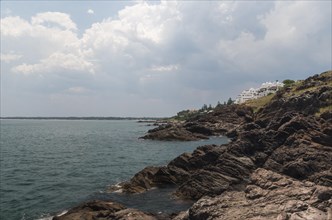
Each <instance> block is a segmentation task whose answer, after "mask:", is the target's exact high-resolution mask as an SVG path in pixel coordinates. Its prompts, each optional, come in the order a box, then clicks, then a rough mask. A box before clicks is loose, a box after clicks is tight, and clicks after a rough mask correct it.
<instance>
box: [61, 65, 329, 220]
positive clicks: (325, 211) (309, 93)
mask: <svg viewBox="0 0 332 220" xmlns="http://www.w3.org/2000/svg"><path fill="white" fill-rule="evenodd" d="M211 135H228V136H229V137H231V138H232V141H231V142H230V143H228V144H224V145H209V146H201V147H198V148H197V149H196V150H195V151H194V152H192V153H183V154H182V155H180V156H178V157H177V158H175V159H174V160H172V161H171V162H170V163H169V164H168V165H166V166H162V167H146V168H145V169H143V170H142V171H140V172H138V173H137V174H136V175H135V176H134V177H133V178H132V179H130V180H129V181H127V182H124V183H122V184H121V187H122V190H123V192H124V193H142V192H144V191H146V190H149V189H151V188H152V187H161V186H169V185H172V186H174V188H175V190H174V195H176V196H177V197H179V198H183V199H192V200H194V201H196V202H195V203H194V204H193V206H192V207H191V208H190V209H188V210H185V211H183V212H181V213H177V214H176V215H170V216H167V217H165V216H163V219H177V220H180V219H181V220H196V219H279V220H282V219H284V220H287V219H292V220H295V219H317V220H319V219H322V220H323V219H328V220H332V209H331V207H332V71H328V72H324V73H322V74H320V75H315V76H312V77H309V78H308V79H306V80H303V81H299V82H296V83H295V84H294V85H293V86H291V87H287V88H284V89H282V90H281V91H278V92H277V93H276V94H275V95H274V97H273V98H272V99H271V100H270V101H269V102H268V103H266V104H265V105H264V106H260V107H259V108H255V109H254V108H252V107H251V106H246V105H230V106H223V107H221V108H218V109H215V110H214V111H213V112H210V113H207V114H205V115H197V116H195V117H192V118H189V119H187V120H186V121H184V122H178V123H169V124H166V125H162V126H160V127H158V128H156V129H152V130H151V131H149V132H148V134H147V135H146V136H145V137H144V138H146V139H160V140H175V139H176V140H196V139H200V138H207V137H209V136H211ZM107 202H109V201H107ZM107 202H106V203H107ZM109 203H111V204H115V203H112V202H109ZM92 204H93V203H92ZM101 206H102V208H98V207H97V208H95V209H93V213H92V214H91V212H92V211H91V208H89V207H87V206H86V205H82V206H78V207H76V208H73V209H72V210H70V211H69V212H68V213H67V214H65V215H64V216H61V218H59V219H66V217H67V216H81V217H82V219H133V218H131V217H129V216H125V215H122V214H121V213H128V212H129V211H128V210H130V213H133V214H132V215H137V216H142V218H143V219H153V218H157V219H158V218H160V217H158V216H157V215H156V214H155V213H154V214H150V213H144V212H141V211H138V210H132V209H127V208H125V207H123V206H121V205H120V204H116V205H115V206H116V209H115V208H114V207H113V205H109V204H106V205H105V204H102V205H101ZM126 210H127V211H126ZM84 213H86V214H84ZM103 213H106V214H103ZM117 213H118V214H117ZM87 216H93V218H92V217H91V218H88V217H87ZM142 218H141V217H137V218H134V219H142ZM55 219H57V218H55ZM67 219H70V218H67ZM71 219H75V218H71ZM77 219H78V218H77Z"/></svg>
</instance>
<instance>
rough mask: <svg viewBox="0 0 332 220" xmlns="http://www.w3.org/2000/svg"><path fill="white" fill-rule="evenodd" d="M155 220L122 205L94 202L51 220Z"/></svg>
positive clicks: (109, 202) (84, 204) (149, 215)
mask: <svg viewBox="0 0 332 220" xmlns="http://www.w3.org/2000/svg"><path fill="white" fill-rule="evenodd" d="M95 219H105V220H106V219H118V220H120V219H121V220H156V219H157V218H156V217H155V216H153V215H152V214H148V213H144V212H142V211H139V210H136V209H129V208H126V207H124V206H123V205H121V204H119V203H116V202H111V201H100V200H94V201H90V202H86V203H83V204H81V205H79V206H77V207H74V208H72V209H70V210H69V211H68V212H67V213H66V214H64V215H61V216H55V217H53V220H95Z"/></svg>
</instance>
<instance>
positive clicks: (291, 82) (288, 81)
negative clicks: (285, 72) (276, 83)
mask: <svg viewBox="0 0 332 220" xmlns="http://www.w3.org/2000/svg"><path fill="white" fill-rule="evenodd" d="M282 83H283V84H285V87H289V86H291V85H293V84H294V83H295V81H294V80H291V79H285V80H284V81H282Z"/></svg>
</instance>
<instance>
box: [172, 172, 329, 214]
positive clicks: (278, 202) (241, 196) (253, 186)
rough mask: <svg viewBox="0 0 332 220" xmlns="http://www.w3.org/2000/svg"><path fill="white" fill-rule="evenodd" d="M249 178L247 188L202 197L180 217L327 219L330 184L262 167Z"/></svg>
mask: <svg viewBox="0 0 332 220" xmlns="http://www.w3.org/2000/svg"><path fill="white" fill-rule="evenodd" d="M250 179H251V183H250V184H249V185H248V186H247V187H246V190H244V191H228V192H224V193H223V194H221V195H219V196H216V197H203V198H202V199H200V200H198V201H197V202H196V203H195V204H194V205H193V206H192V207H191V208H190V209H189V211H188V214H187V215H185V214H183V215H182V216H179V217H178V218H177V220H180V219H182V220H189V219H190V220H196V219H197V220H198V219H206V220H212V219H218V220H223V219H225V220H228V219H248V220H249V219H252V220H253V219H262V220H263V219H264V220H269V219H271V220H272V219H273V220H274V219H285V220H286V219H294V220H295V219H308V220H309V219H317V220H318V219H327V217H328V212H329V210H330V207H331V205H332V199H331V190H332V188H331V187H323V186H316V185H315V184H314V183H311V182H304V183H302V182H300V181H297V180H294V179H291V178H289V177H286V176H284V175H280V174H277V173H275V172H273V171H268V170H265V169H261V168H259V169H257V170H255V171H254V172H253V174H252V175H251V177H250Z"/></svg>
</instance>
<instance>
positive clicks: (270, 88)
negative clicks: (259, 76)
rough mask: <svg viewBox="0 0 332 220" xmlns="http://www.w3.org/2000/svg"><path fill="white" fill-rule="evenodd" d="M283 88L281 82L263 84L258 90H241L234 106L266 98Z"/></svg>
mask: <svg viewBox="0 0 332 220" xmlns="http://www.w3.org/2000/svg"><path fill="white" fill-rule="evenodd" d="M283 86H284V84H283V83H281V82H278V81H276V82H265V83H262V85H261V86H260V87H259V88H256V89H255V88H250V89H247V90H243V91H242V92H241V94H240V95H238V97H237V98H236V100H235V104H241V103H244V102H246V101H248V100H252V99H257V98H260V97H263V96H267V95H269V94H271V93H276V92H277V91H278V90H279V89H280V88H282V87H283Z"/></svg>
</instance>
